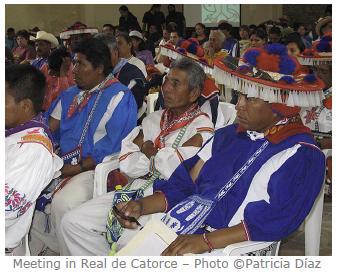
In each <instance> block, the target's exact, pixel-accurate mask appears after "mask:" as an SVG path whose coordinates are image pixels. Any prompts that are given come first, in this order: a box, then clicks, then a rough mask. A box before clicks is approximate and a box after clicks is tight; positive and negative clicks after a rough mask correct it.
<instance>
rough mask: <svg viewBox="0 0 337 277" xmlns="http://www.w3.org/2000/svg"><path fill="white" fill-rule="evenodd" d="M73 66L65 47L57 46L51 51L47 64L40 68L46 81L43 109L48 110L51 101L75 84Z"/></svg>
mask: <svg viewBox="0 0 337 277" xmlns="http://www.w3.org/2000/svg"><path fill="white" fill-rule="evenodd" d="M73 68H74V67H73V65H72V63H71V58H70V53H69V52H67V50H66V49H65V48H58V49H55V50H54V51H52V52H51V54H50V56H49V57H48V64H45V65H43V66H42V68H41V71H42V72H43V74H44V75H45V77H46V82H47V88H46V93H45V96H44V99H43V105H42V108H43V110H45V111H46V110H48V108H49V106H50V105H51V103H52V102H53V101H54V100H55V99H56V98H57V97H58V96H59V95H60V93H61V92H62V91H63V90H66V89H67V88H69V87H71V86H73V85H75V82H74V75H73V72H72V70H73Z"/></svg>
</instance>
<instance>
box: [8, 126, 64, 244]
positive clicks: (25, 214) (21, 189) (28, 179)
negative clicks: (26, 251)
mask: <svg viewBox="0 0 337 277" xmlns="http://www.w3.org/2000/svg"><path fill="white" fill-rule="evenodd" d="M39 125H40V126H39ZM5 147H6V157H5V165H6V171H5V172H6V177H5V219H6V221H5V225H6V247H7V248H14V247H16V246H18V245H19V243H20V241H21V240H22V238H23V237H24V236H25V234H26V233H28V231H29V227H30V225H31V221H32V216H33V212H34V207H35V201H36V199H37V197H38V196H39V195H40V193H41V191H42V190H43V189H44V188H45V187H46V186H47V185H48V184H49V183H50V181H51V180H52V178H53V177H54V175H56V173H57V172H58V171H59V170H60V169H61V167H62V166H63V161H62V159H61V158H59V157H58V156H57V155H56V154H54V152H53V146H52V142H51V140H50V138H49V137H48V134H47V131H46V129H45V128H44V127H43V126H42V125H41V124H34V122H33V121H29V122H27V123H25V124H23V125H20V126H18V127H15V128H12V129H9V130H6V139H5ZM55 177H56V176H55Z"/></svg>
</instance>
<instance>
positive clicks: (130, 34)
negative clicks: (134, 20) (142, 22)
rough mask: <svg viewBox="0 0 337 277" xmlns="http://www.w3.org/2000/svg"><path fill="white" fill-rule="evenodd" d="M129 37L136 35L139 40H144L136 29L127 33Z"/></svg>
mask: <svg viewBox="0 0 337 277" xmlns="http://www.w3.org/2000/svg"><path fill="white" fill-rule="evenodd" d="M129 37H137V38H140V39H141V40H144V37H143V35H142V34H141V33H140V32H138V31H131V32H130V33H129Z"/></svg>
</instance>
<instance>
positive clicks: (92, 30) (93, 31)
mask: <svg viewBox="0 0 337 277" xmlns="http://www.w3.org/2000/svg"><path fill="white" fill-rule="evenodd" d="M97 33H98V30H97V29H95V28H85V29H76V30H68V31H64V32H61V33H60V38H61V39H69V38H70V36H71V35H79V34H92V35H93V34H97Z"/></svg>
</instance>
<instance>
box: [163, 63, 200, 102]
mask: <svg viewBox="0 0 337 277" xmlns="http://www.w3.org/2000/svg"><path fill="white" fill-rule="evenodd" d="M162 90H163V96H164V103H165V107H166V108H172V109H184V108H185V107H188V106H189V105H190V104H192V103H193V102H195V101H196V98H197V97H194V94H193V93H192V92H190V90H189V88H188V75H187V73H186V72H185V71H183V70H180V69H178V68H172V69H171V70H170V71H169V73H168V74H167V75H166V76H165V80H164V83H163V85H162Z"/></svg>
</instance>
